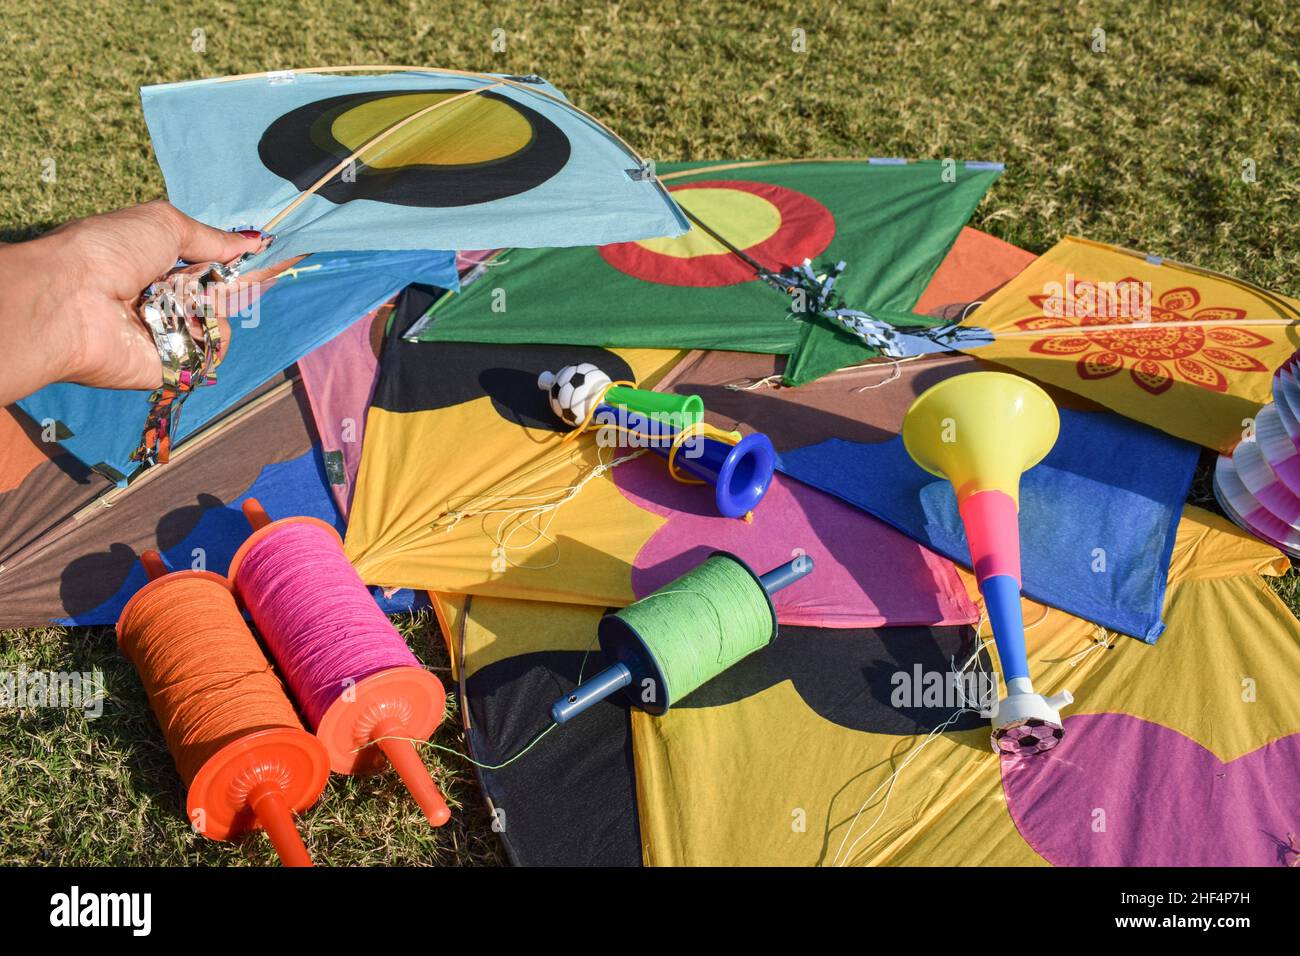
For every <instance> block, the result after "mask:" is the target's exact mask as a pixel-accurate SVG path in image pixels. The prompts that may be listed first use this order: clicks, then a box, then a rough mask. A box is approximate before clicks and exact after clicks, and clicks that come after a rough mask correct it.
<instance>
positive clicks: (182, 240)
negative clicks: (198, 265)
mask: <svg viewBox="0 0 1300 956" xmlns="http://www.w3.org/2000/svg"><path fill="white" fill-rule="evenodd" d="M167 208H168V210H169V211H170V215H171V216H172V219H173V222H172V226H173V228H174V229H175V230H176V239H177V252H178V255H179V258H181V259H184V260H185V261H186V262H229V261H230V260H231V259H236V258H238V257H239V256H242V255H243V254H244V253H246V252H257V251H258V250H259V249H261V248H262V246H263V242H264V240H263V238H262V235H261V234H260V233H257V234H256V235H252V236H249V235H244V234H242V233H238V232H223V231H222V230H220V229H213V228H212V227H211V226H205V225H204V224H203V223H201V222H199V221H198V220H197V219H191V218H190V217H189V216H187V215H185V213H183V212H181V211H180V210H179V209H177V208H176V207H175V206H172V205H170V204H168V205H167Z"/></svg>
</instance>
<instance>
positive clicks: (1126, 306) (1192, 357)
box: [1016, 277, 1273, 395]
mask: <svg viewBox="0 0 1300 956" xmlns="http://www.w3.org/2000/svg"><path fill="white" fill-rule="evenodd" d="M1101 286H1102V284H1100V283H1099V284H1087V283H1078V282H1076V283H1072V284H1071V286H1070V288H1069V289H1068V290H1067V292H1066V295H1065V297H1064V298H1062V297H1059V296H1058V297H1055V298H1053V297H1051V296H1047V295H1031V296H1029V301H1030V302H1031V303H1033V305H1034V306H1035V307H1036V308H1038V309H1039V310H1040V314H1039V315H1034V316H1030V317H1029V318H1026V319H1021V320H1019V321H1018V322H1016V325H1017V326H1018V327H1020V328H1022V329H1025V330H1029V331H1036V330H1043V329H1060V330H1061V332H1060V334H1055V333H1054V334H1050V335H1046V336H1044V337H1043V338H1040V339H1037V340H1036V341H1035V342H1034V343H1033V345H1031V346H1030V347H1029V348H1030V351H1033V352H1037V353H1038V354H1040V355H1049V356H1056V357H1060V356H1077V359H1076V363H1075V369H1076V371H1077V372H1078V374H1079V377H1080V378H1083V379H1088V380H1092V379H1102V378H1109V377H1110V376H1112V375H1118V374H1119V373H1120V372H1122V371H1124V370H1125V369H1127V370H1128V374H1129V377H1130V378H1131V379H1132V380H1133V382H1134V383H1135V384H1136V385H1138V386H1139V387H1140V388H1143V389H1145V390H1146V391H1148V392H1150V393H1151V394H1152V395H1160V394H1163V393H1164V392H1167V391H1168V390H1169V389H1170V388H1172V387H1173V385H1174V383H1175V382H1177V381H1181V382H1185V383H1187V384H1189V385H1195V386H1198V387H1200V388H1205V389H1209V390H1211V391H1215V392H1226V391H1227V390H1228V378H1227V376H1226V375H1225V374H1224V371H1228V372H1238V373H1240V372H1268V371H1269V369H1268V367H1267V366H1266V365H1265V364H1264V363H1263V362H1261V361H1259V359H1257V358H1255V357H1254V356H1253V355H1250V354H1248V351H1246V350H1250V349H1261V348H1265V347H1266V346H1269V345H1272V344H1273V340H1272V339H1268V338H1265V337H1264V336H1262V335H1260V334H1258V333H1257V332H1252V331H1251V330H1249V329H1243V328H1231V327H1227V326H1217V325H1214V326H1205V327H1192V326H1185V325H1183V326H1179V325H1176V324H1175V323H1188V322H1237V321H1240V320H1241V319H1244V318H1245V317H1246V313H1245V311H1243V310H1242V309H1230V308H1218V307H1208V308H1199V306H1200V304H1201V294H1200V293H1199V292H1198V291H1197V290H1196V289H1193V288H1191V287H1190V286H1185V287H1182V288H1178V289H1170V290H1169V291H1167V292H1164V293H1162V294H1161V295H1160V297H1159V299H1158V301H1155V302H1151V303H1150V305H1149V308H1150V314H1151V322H1153V323H1157V322H1168V323H1171V324H1175V325H1174V327H1172V328H1166V329H1161V328H1143V329H1125V328H1124V326H1126V325H1129V324H1131V323H1133V322H1145V321H1146V318H1145V315H1144V312H1143V311H1137V310H1135V309H1134V308H1132V305H1133V304H1134V303H1138V302H1140V301H1141V300H1142V297H1143V296H1144V295H1146V294H1147V293H1146V292H1145V286H1143V284H1142V283H1141V282H1140V281H1139V280H1138V279H1135V278H1132V277H1129V278H1125V279H1120V280H1119V281H1118V282H1116V283H1114V285H1113V286H1110V285H1109V284H1106V285H1105V288H1104V289H1103V288H1100V287H1101ZM1117 306H1118V307H1117Z"/></svg>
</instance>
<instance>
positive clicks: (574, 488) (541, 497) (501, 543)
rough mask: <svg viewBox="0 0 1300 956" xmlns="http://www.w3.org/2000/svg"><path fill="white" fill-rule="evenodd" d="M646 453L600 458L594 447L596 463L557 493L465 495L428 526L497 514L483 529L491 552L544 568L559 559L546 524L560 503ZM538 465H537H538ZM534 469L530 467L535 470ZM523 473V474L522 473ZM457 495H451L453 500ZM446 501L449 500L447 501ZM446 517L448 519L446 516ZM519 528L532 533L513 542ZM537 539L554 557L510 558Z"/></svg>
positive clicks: (447, 528) (443, 526) (444, 526)
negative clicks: (545, 560)
mask: <svg viewBox="0 0 1300 956" xmlns="http://www.w3.org/2000/svg"><path fill="white" fill-rule="evenodd" d="M645 453H646V449H644V448H642V449H638V450H637V451H635V452H633V453H632V454H630V455H623V456H621V457H619V458H615V459H612V460H605V459H604V458H601V457H600V455H601V450H600V449H598V450H597V457H598V464H596V465H594V466H593V467H592V468H591V469H590V470H588V471H587V473H586V474H585V475H583V476H582V477H581V478H579V480H578V481H577V482H575V483H574V484H572V485H569V486H568V487H567V488H564V489H562V490H560V491H559V493H558V494H559V497H558V498H557V497H556V494H557V493H556V492H555V491H554V490H551V491H544V492H541V493H539V494H482V495H472V496H468V497H466V498H465V499H463V500H464V502H465V504H464V505H462V506H461V507H453V508H450V509H449V510H448V511H446V512H444V513H443V514H442V515H439V516H438V517H437V518H435V519H434V521H433V523H432V524H431V525H430V530H432V531H438V530H439V529H440V528H441V530H443V531H445V532H447V533H450V532H451V531H452V530H453V529H454V528H455V527H456V526H457V525H458V524H460V522H461V521H462V520H463V519H465V518H469V517H479V516H483V517H484V519H485V521H486V518H487V516H489V515H501V516H502V518H501V521H500V522H499V523H498V524H497V526H496V529H495V530H494V531H487V530H486V525H485V529H484V533H485V534H487V535H488V537H489V538H490V539H491V541H492V543H493V544H494V545H495V547H494V548H493V556H494V557H498V556H499V557H501V558H502V559H504V560H505V562H506V563H507V564H508V565H510V566H511V567H515V568H524V569H527V570H533V571H541V570H545V569H547V568H552V567H555V566H556V565H557V564H558V563H559V561H560V546H559V541H558V540H556V539H555V538H554V537H552V536H551V534H550V527H551V525H552V524H553V523H554V521H555V518H556V515H557V512H558V511H559V510H560V508H562V507H564V505H566V504H568V503H569V502H570V501H572V500H573V499H574V498H576V497H577V496H578V494H579V493H580V492H581V491H582V490H583V489H584V488H585V487H586V486H587V485H588V484H589V483H591V482H592V481H594V480H595V479H597V478H599V477H601V476H602V475H604V474H605V473H607V472H609V471H612V470H613V469H614V468H617V467H618V466H619V465H621V464H624V463H625V462H629V461H631V460H632V459H634V458H639V457H641V456H642V455H644V454H645ZM539 467H540V466H539ZM536 470H537V469H534V471H536ZM525 477H526V475H525ZM456 500H458V499H451V501H456ZM530 501H536V502H539V503H536V504H523V505H517V506H511V507H495V505H506V504H509V503H510V502H530ZM473 502H483V506H481V507H467V506H469V505H471V504H472V503H473ZM448 503H449V504H450V503H451V502H448ZM446 519H449V521H448V520H446ZM521 531H530V532H532V537H531V538H530V539H529V540H528V541H527V542H526V543H524V544H513V543H512V542H513V541H514V539H515V536H516V535H518V534H519V533H520V532H521ZM540 541H547V542H550V543H551V544H553V545H554V546H555V558H554V560H552V561H551V562H550V563H548V564H542V565H537V564H529V565H525V564H521V563H519V562H516V561H514V560H512V559H511V558H510V556H509V555H510V552H511V551H526V550H528V549H530V548H532V547H534V546H535V545H536V544H537V543H538V542H540Z"/></svg>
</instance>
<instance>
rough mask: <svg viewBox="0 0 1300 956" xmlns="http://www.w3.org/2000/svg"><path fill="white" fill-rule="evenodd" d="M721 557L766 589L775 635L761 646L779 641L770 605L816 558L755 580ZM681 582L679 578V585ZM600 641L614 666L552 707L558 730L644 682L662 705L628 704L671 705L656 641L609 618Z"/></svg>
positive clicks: (769, 635) (789, 564)
mask: <svg viewBox="0 0 1300 956" xmlns="http://www.w3.org/2000/svg"><path fill="white" fill-rule="evenodd" d="M718 556H721V557H724V558H727V559H730V560H732V561H735V562H736V563H737V564H739V565H740V566H741V567H742V568H744V569H745V570H746V571H748V572H749V574H750V575H752V576H753V577H754V579H755V580H756V581H757V582H758V584H760V585H761V586H762V591H763V593H764V594H765V595H766V598H767V604H768V610H769V611H770V613H771V622H772V626H771V629H770V631H769V632H768V633H767V634H766V635H764V639H763V641H762V643H763V644H770V643H771V642H772V641H773V640H775V638H776V634H777V627H776V609H775V607H774V606H773V605H772V595H773V594H775V593H776V592H777V591H779V590H781V589H782V588H784V587H788V586H790V585H791V584H794V583H795V582H796V581H798V580H799V579H800V578H802V577H804V576H805V575H806V574H808V573H809V572H810V571H812V569H813V560H812V558H810V557H808V556H807V555H800V556H799V557H797V558H795V559H794V560H792V561H789V562H787V563H786V564H783V565H781V566H780V567H778V568H773V569H772V570H771V571H768V572H767V573H766V574H763V575H758V574H754V572H753V571H752V570H751V569H750V568H749V566H748V565H746V564H745V563H744V562H743V561H741V560H740V559H739V558H737V557H735V556H734V555H730V554H727V553H725V552H717V553H716V554H715V555H714V557H718ZM680 580H681V579H680V578H679V579H678V581H680ZM677 583H678V582H677V581H674V582H673V583H672V584H669V585H667V586H666V587H665V588H663V589H661V590H670V589H672V588H673V587H674V586H675V585H676V584H677ZM643 600H645V599H643ZM637 603H640V602H637ZM599 637H600V646H601V650H602V651H603V652H604V653H605V656H606V657H607V658H608V659H610V660H613V661H615V663H613V664H610V665H609V666H608V667H606V668H605V669H604V670H603V671H601V672H600V673H598V674H596V675H595V676H594V677H592V678H591V679H590V680H587V681H585V682H584V683H583V684H581V685H579V686H578V687H576V688H574V690H573V691H572V692H571V693H569V694H566V695H565V696H564V697H562V698H560V699H559V700H558V701H556V702H555V703H554V704H553V705H552V706H551V719H552V720H554V721H555V722H556V723H557V724H563V723H566V722H567V721H569V720H572V719H573V718H574V717H576V716H578V715H579V714H581V713H582V712H583V711H584V710H586V709H587V708H589V707H591V706H592V705H593V704H595V703H596V702H597V701H601V700H604V699H605V698H606V697H609V696H610V695H611V694H613V693H614V692H615V691H618V690H620V689H622V688H624V687H627V686H629V685H631V684H634V683H635V684H636V685H638V686H639V685H640V684H641V682H642V681H644V680H652V681H654V686H656V687H659V688H664V692H663V695H662V699H661V700H660V702H659V703H658V705H656V706H647V705H645V704H644V703H643V702H642V701H641V700H640V698H639V697H635V696H633V697H629V700H630V701H631V702H632V703H633V704H635V705H637V706H640V707H642V708H643V709H644V710H647V711H649V712H650V713H653V714H662V713H664V712H665V711H667V710H668V707H669V705H670V703H671V701H670V700H669V696H670V693H671V688H669V687H668V683H667V681H666V680H665V678H664V675H663V671H662V669H661V665H660V663H659V661H658V655H657V654H656V648H654V647H653V646H652V643H651V642H652V638H651V637H650V636H649V635H644V634H641V633H640V632H638V631H637V629H636V628H635V627H633V626H632V625H631V624H629V623H628V622H627V621H625V620H624V619H623V618H622V617H620V616H619V614H606V615H605V616H604V617H603V618H602V619H601V622H600V631H599ZM753 650H758V647H755V648H753ZM714 676H716V675H714ZM688 693H689V691H688ZM683 696H685V695H683Z"/></svg>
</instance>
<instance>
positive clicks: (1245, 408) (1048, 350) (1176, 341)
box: [971, 236, 1300, 452]
mask: <svg viewBox="0 0 1300 956" xmlns="http://www.w3.org/2000/svg"><path fill="white" fill-rule="evenodd" d="M971 321H973V322H975V323H976V324H978V325H980V326H983V327H984V328H987V329H989V330H991V331H992V332H993V333H994V336H995V341H994V342H993V343H992V344H991V345H987V346H985V347H983V348H981V349H980V350H979V352H978V353H977V354H978V355H979V357H980V358H983V359H988V360H990V361H992V362H997V363H998V364H1000V365H1006V366H1008V367H1010V368H1013V369H1016V370H1017V371H1020V372H1023V373H1024V374H1026V375H1029V376H1032V377H1033V378H1036V379H1038V380H1040V381H1043V382H1048V383H1050V384H1052V385H1057V386H1059V387H1061V388H1064V389H1068V390H1069V391H1072V392H1075V393H1077V394H1079V395H1082V396H1084V397H1086V398H1090V399H1092V400H1093V401H1096V402H1098V403H1099V404H1102V405H1106V406H1108V407H1110V408H1112V409H1114V410H1115V411H1117V412H1120V413H1121V414H1123V415H1127V416H1128V417H1130V418H1133V419H1136V420H1137V421H1140V422H1145V423H1146V424H1149V425H1153V426H1155V427H1156V428H1160V429H1162V430H1163V431H1166V432H1169V433H1170V434H1172V435H1177V436H1178V437H1180V438H1185V439H1187V440H1189V441H1193V442H1196V443H1198V444H1201V445H1205V446H1207V447H1210V448H1214V449H1217V450H1219V451H1222V452H1227V451H1231V449H1232V448H1233V446H1235V445H1236V444H1237V442H1238V441H1240V440H1241V439H1242V437H1243V436H1244V435H1246V434H1249V433H1250V429H1251V427H1252V425H1251V423H1252V422H1253V420H1254V416H1255V414H1256V412H1258V411H1259V409H1260V407H1261V406H1263V405H1264V404H1265V403H1267V402H1268V401H1270V400H1271V396H1270V391H1269V386H1270V382H1271V380H1272V376H1273V370H1274V369H1275V368H1277V367H1278V366H1279V365H1281V364H1282V363H1283V362H1284V361H1286V359H1287V358H1288V357H1289V356H1290V355H1291V353H1292V352H1294V351H1295V350H1296V348H1297V346H1300V301H1298V300H1296V299H1292V298H1288V297H1286V296H1282V295H1278V294H1276V293H1273V292H1269V291H1267V290H1265V289H1261V288H1259V287H1257V286H1254V285H1252V284H1250V283H1248V282H1243V281H1241V280H1238V279H1233V278H1230V277H1228V276H1224V275H1220V274H1218V273H1213V272H1210V271H1208V270H1204V269H1199V268H1197V267H1195V266H1188V265H1183V264H1180V263H1175V262H1170V261H1168V260H1164V259H1161V258H1159V257H1157V256H1147V255H1143V254H1141V253H1136V252H1131V251H1129V250H1127V249H1121V248H1119V247H1117V246H1110V245H1105V244H1103V243H1098V242H1091V241H1089V240H1087V239H1079V238H1075V237H1073V236H1071V237H1067V238H1065V239H1063V240H1062V241H1061V242H1059V243H1057V244H1056V245H1055V246H1053V247H1052V248H1051V249H1050V250H1049V251H1048V252H1047V253H1046V254H1045V255H1043V256H1041V257H1040V258H1039V259H1037V260H1035V261H1034V262H1033V263H1032V264H1030V265H1029V266H1028V267H1027V268H1026V269H1025V270H1024V271H1023V272H1022V273H1020V275H1018V276H1016V278H1014V279H1012V280H1011V281H1010V282H1008V283H1007V284H1006V285H1004V286H1003V287H1002V288H1001V289H999V290H998V291H997V292H996V293H995V294H994V295H993V296H991V297H990V298H989V300H988V301H987V302H985V303H984V304H983V305H982V306H980V308H979V309H978V312H977V313H975V314H974V315H973V316H972V320H971Z"/></svg>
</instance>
